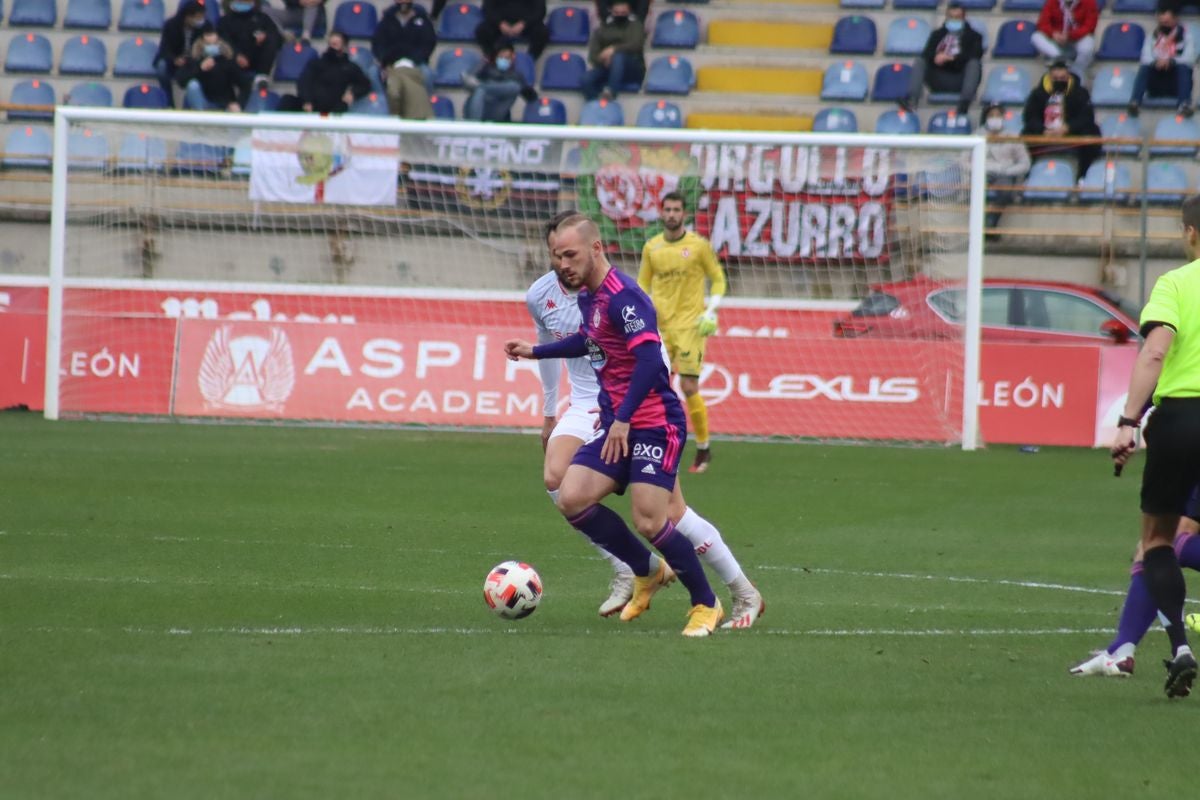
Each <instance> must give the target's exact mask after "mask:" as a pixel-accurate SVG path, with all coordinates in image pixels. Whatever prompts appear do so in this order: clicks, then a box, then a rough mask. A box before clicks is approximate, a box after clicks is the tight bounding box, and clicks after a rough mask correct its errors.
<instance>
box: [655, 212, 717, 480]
mask: <svg viewBox="0 0 1200 800" xmlns="http://www.w3.org/2000/svg"><path fill="white" fill-rule="evenodd" d="M659 217H660V218H661V219H662V224H663V232H662V233H660V234H659V235H658V236H655V237H654V238H652V239H651V240H650V241H648V242H646V246H645V247H643V248H642V267H641V269H639V270H638V278H637V280H638V285H639V286H641V287H642V290H643V291H644V292H646V294H648V295H650V299H652V300H653V301H654V309H655V311H656V312H657V313H658V330H659V334H660V335H661V336H662V340H663V344H665V345H666V346H667V354H668V355H669V356H670V358H671V370H672V371H673V372H676V373H678V375H679V388H681V389H682V390H683V394H684V397H686V398H687V407H688V416H689V417H690V418H691V420H692V432H693V433H694V434H695V436H696V460H695V461H693V462H692V466H691V467H690V468H689V469H688V471H689V472H704V471H705V470H707V469H708V464H709V462H710V461H711V460H712V451H711V450H710V449H709V446H708V409H707V408H705V407H704V398H703V397H701V396H700V366H701V364H702V363H703V361H704V340H705V338H707V337H708V336H711V335H712V334H714V333H716V331H717V306H718V305H719V304H720V302H721V298H722V297H723V296H724V295H725V271H724V270H722V269H721V262H719V261H717V256H716V254H715V253H713V250H712V245H710V244H709V243H708V240H707V239H705V238H704V237H703V236H699V235H697V234H695V233H692V232H691V231H689V230H687V229H686V228H684V227H683V221H684V219H685V217H686V213H685V211H684V205H683V195H681V194H679V193H678V192H671V193H670V194H667V195H664V196H663V199H662V205H661V206H660V207H659ZM705 279H707V280H708V284H709V292H708V295H709V297H708V303H707V304H705V302H704V282H705Z"/></svg>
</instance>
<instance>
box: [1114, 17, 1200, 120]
mask: <svg viewBox="0 0 1200 800" xmlns="http://www.w3.org/2000/svg"><path fill="white" fill-rule="evenodd" d="M1195 60H1196V43H1195V40H1193V39H1192V34H1191V31H1189V30H1188V29H1187V27H1186V26H1184V25H1183V24H1182V23H1180V22H1179V19H1178V17H1177V16H1176V15H1175V10H1174V9H1172V8H1159V10H1158V27H1156V28H1155V29H1154V30H1153V31H1151V33H1150V35H1149V36H1147V37H1146V41H1145V42H1144V43H1143V44H1142V59H1141V61H1142V63H1141V66H1139V67H1138V72H1137V77H1136V78H1134V80H1133V97H1132V99H1131V100H1130V102H1129V115H1130V116H1133V117H1136V116H1137V115H1138V112H1139V111H1140V110H1141V106H1142V98H1144V97H1145V96H1146V93H1147V92H1149V93H1150V96H1151V97H1174V98H1175V100H1176V109H1175V110H1176V113H1178V114H1182V115H1183V116H1185V117H1190V116H1191V115H1192V62H1194V61H1195Z"/></svg>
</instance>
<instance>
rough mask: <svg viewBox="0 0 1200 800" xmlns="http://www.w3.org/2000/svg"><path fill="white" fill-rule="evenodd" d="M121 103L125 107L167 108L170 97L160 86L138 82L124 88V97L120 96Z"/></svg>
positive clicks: (169, 103)
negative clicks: (135, 84)
mask: <svg viewBox="0 0 1200 800" xmlns="http://www.w3.org/2000/svg"><path fill="white" fill-rule="evenodd" d="M121 105H122V106H124V107H125V108H168V107H170V105H171V99H170V98H169V97H167V93H166V92H164V91H163V90H162V89H161V88H160V87H158V86H155V85H151V84H149V83H139V84H138V85H137V86H130V87H129V88H128V89H126V90H125V97H124V98H122V100H121Z"/></svg>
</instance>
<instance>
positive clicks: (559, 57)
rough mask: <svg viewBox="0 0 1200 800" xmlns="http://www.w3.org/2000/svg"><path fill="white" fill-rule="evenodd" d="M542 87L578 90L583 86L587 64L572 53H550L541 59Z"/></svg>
mask: <svg viewBox="0 0 1200 800" xmlns="http://www.w3.org/2000/svg"><path fill="white" fill-rule="evenodd" d="M543 62H544V63H543V64H542V88H543V89H566V90H569V91H574V92H578V91H579V90H580V89H582V88H583V75H584V73H586V72H587V64H586V63H585V62H584V60H583V58H581V57H580V56H577V55H575V54H574V53H551V54H549V55H547V56H546V57H545V58H544V59H543Z"/></svg>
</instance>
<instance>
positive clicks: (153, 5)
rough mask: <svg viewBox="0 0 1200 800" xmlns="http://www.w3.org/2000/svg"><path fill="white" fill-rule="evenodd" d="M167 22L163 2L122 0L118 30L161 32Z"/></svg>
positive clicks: (159, 0)
mask: <svg viewBox="0 0 1200 800" xmlns="http://www.w3.org/2000/svg"><path fill="white" fill-rule="evenodd" d="M165 21H166V12H165V9H164V8H163V0H121V16H120V17H119V18H118V19H117V30H121V31H156V32H157V31H161V30H162V26H163V23H164V22H165Z"/></svg>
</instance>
